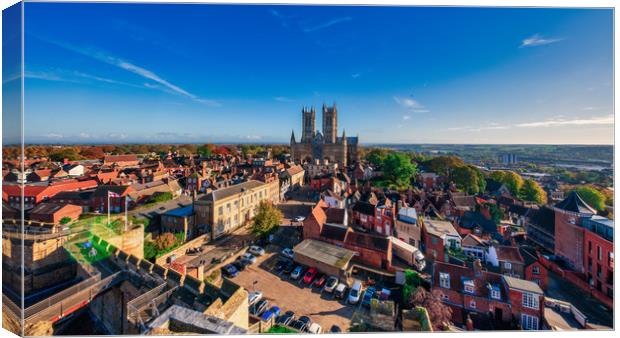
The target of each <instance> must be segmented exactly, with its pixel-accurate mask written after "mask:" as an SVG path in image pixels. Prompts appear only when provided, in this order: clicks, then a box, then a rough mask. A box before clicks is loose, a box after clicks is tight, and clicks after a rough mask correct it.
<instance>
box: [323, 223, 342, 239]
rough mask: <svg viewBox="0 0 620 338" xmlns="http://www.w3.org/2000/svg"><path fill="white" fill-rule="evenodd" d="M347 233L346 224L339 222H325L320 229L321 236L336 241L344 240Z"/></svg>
mask: <svg viewBox="0 0 620 338" xmlns="http://www.w3.org/2000/svg"><path fill="white" fill-rule="evenodd" d="M346 235H347V226H344V225H339V224H329V223H327V224H325V225H324V226H323V229H322V230H321V237H324V238H327V239H331V240H335V241H338V242H344V239H345V237H346Z"/></svg>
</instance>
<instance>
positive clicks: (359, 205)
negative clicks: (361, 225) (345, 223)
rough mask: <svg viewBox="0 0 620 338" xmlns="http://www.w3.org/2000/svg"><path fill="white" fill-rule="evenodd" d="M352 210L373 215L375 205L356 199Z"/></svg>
mask: <svg viewBox="0 0 620 338" xmlns="http://www.w3.org/2000/svg"><path fill="white" fill-rule="evenodd" d="M353 211H357V212H359V213H361V214H365V215H371V216H374V215H375V206H374V205H373V204H371V203H368V202H364V201H357V202H356V203H355V205H354V206H353Z"/></svg>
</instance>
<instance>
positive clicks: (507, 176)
mask: <svg viewBox="0 0 620 338" xmlns="http://www.w3.org/2000/svg"><path fill="white" fill-rule="evenodd" d="M490 177H491V179H493V180H495V181H498V182H501V183H502V184H504V185H505V186H506V188H508V190H510V193H512V194H513V195H514V196H518V195H519V191H520V190H521V187H522V186H523V182H524V181H523V177H521V175H519V174H517V173H516V172H514V171H509V170H498V171H494V172H492V173H491V175H490Z"/></svg>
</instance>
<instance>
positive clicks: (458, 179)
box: [452, 165, 486, 194]
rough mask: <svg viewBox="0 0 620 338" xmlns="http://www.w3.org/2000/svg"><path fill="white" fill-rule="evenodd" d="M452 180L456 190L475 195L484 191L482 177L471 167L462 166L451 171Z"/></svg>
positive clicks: (484, 183) (476, 169)
mask: <svg viewBox="0 0 620 338" xmlns="http://www.w3.org/2000/svg"><path fill="white" fill-rule="evenodd" d="M452 180H453V181H454V183H455V184H456V187H457V188H459V189H460V190H464V191H466V192H467V193H469V194H477V193H479V192H482V191H484V187H485V185H486V182H484V175H482V173H481V172H480V170H478V168H476V167H474V166H471V165H463V166H459V167H455V168H454V169H452ZM481 189H482V190H481Z"/></svg>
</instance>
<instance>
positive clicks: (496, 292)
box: [491, 288, 502, 300]
mask: <svg viewBox="0 0 620 338" xmlns="http://www.w3.org/2000/svg"><path fill="white" fill-rule="evenodd" d="M491 298H493V299H497V300H500V299H502V294H501V293H500V292H499V289H495V288H494V289H491Z"/></svg>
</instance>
